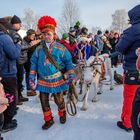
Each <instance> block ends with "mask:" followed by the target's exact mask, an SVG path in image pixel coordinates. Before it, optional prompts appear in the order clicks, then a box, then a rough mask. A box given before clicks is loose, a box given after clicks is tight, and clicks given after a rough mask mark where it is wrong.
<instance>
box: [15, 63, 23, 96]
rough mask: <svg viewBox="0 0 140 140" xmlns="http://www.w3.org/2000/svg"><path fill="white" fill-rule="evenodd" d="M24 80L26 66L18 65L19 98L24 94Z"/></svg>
mask: <svg viewBox="0 0 140 140" xmlns="http://www.w3.org/2000/svg"><path fill="white" fill-rule="evenodd" d="M23 78H24V65H23V64H17V87H18V97H21V96H22V94H21V92H22V89H23V85H22V81H23Z"/></svg>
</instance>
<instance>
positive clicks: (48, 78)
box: [42, 71, 62, 80]
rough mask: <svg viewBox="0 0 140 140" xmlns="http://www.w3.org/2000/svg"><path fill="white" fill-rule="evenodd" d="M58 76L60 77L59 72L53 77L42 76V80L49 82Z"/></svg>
mask: <svg viewBox="0 0 140 140" xmlns="http://www.w3.org/2000/svg"><path fill="white" fill-rule="evenodd" d="M59 76H62V73H61V72H60V71H59V72H57V73H55V74H53V75H49V76H42V78H43V79H45V80H51V79H54V78H57V77H59Z"/></svg>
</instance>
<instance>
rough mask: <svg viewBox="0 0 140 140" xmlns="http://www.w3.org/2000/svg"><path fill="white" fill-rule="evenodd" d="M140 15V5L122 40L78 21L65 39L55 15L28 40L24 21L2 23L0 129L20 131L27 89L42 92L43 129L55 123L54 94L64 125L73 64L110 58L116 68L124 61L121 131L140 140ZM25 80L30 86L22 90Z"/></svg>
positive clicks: (132, 13) (4, 20)
mask: <svg viewBox="0 0 140 140" xmlns="http://www.w3.org/2000/svg"><path fill="white" fill-rule="evenodd" d="M139 13H140V5H137V6H136V7H134V8H133V9H132V10H130V11H129V12H128V15H129V18H130V23H131V24H132V26H131V27H129V28H128V29H126V30H125V31H124V32H123V34H121V35H120V34H119V33H118V32H116V31H113V30H111V31H108V30H106V31H105V32H102V31H101V30H98V31H97V33H95V34H94V33H89V32H88V28H86V27H80V22H79V21H78V22H76V24H75V25H74V26H73V27H70V29H69V32H68V33H63V35H62V37H60V38H59V37H58V36H57V35H56V26H57V23H56V21H55V19H54V18H52V17H50V16H43V17H41V18H40V19H39V20H38V24H37V27H38V31H35V30H33V29H29V30H28V31H27V32H26V36H25V37H24V38H21V36H20V35H19V33H18V31H19V30H20V29H21V27H22V22H21V19H20V18H19V17H17V16H16V15H14V16H13V17H4V18H0V130H1V131H2V132H7V131H10V130H14V129H15V128H16V127H17V124H18V122H17V120H16V119H14V116H15V115H16V114H17V110H18V109H19V108H18V105H22V104H23V102H26V101H28V98H26V97H23V95H22V92H23V90H24V89H25V87H26V91H27V96H35V95H36V90H37V91H39V93H40V102H41V106H42V111H43V117H44V121H45V123H44V124H43V125H42V129H48V128H50V127H51V126H52V125H53V124H54V119H53V113H52V110H51V107H50V104H49V95H50V94H51V95H52V96H53V97H54V101H55V103H56V105H57V107H58V115H59V118H60V123H62V124H64V123H65V122H66V118H67V117H66V116H67V115H66V108H65V100H64V94H65V91H67V90H68V87H69V85H70V84H71V83H72V82H75V73H74V65H76V64H78V63H79V61H84V60H88V59H89V58H90V57H91V56H98V55H100V54H104V53H106V54H108V56H109V57H110V58H111V62H112V67H117V65H118V63H121V62H123V69H124V75H123V77H124V78H123V79H124V81H123V87H124V92H123V95H124V102H123V107H122V114H121V121H118V122H117V126H118V127H119V128H121V129H124V130H126V131H127V132H130V131H131V130H132V128H133V130H134V140H139V139H140V132H139V131H140V114H139V112H140V109H139V107H138V105H137V102H138V100H139V96H138V95H139V94H140V90H139V88H138V87H139V84H140V83H138V81H136V80H135V79H137V78H139V75H138V74H139V72H138V70H139V69H140V63H139V62H140V57H138V58H139V59H138V60H137V56H140V53H139V52H140V50H139V47H140V28H139V27H140V14H139ZM136 50H137V54H136ZM136 60H137V67H136ZM64 72H67V74H68V79H67V82H65V79H64V77H63V73H64ZM24 75H25V79H26V80H25V81H26V86H25V85H23V79H24ZM130 75H131V76H130ZM137 75H138V76H137ZM135 76H137V77H135ZM133 77H134V78H135V79H134V80H133ZM133 100H134V102H133ZM139 102H140V101H139ZM132 104H133V106H132ZM132 107H133V108H132ZM132 110H133V111H132ZM131 115H132V120H131ZM131 121H132V122H131ZM1 139H2V138H1Z"/></svg>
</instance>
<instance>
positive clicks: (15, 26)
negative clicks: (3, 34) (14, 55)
mask: <svg viewBox="0 0 140 140" xmlns="http://www.w3.org/2000/svg"><path fill="white" fill-rule="evenodd" d="M10 23H11V27H10V28H9V35H10V36H11V38H12V39H13V42H14V43H18V44H20V47H21V52H20V57H19V58H18V59H17V84H18V86H17V105H21V104H22V102H24V101H28V98H26V97H23V95H22V93H21V92H22V90H23V85H22V81H23V75H24V69H23V64H24V63H25V62H26V57H27V56H26V51H25V47H24V45H22V38H21V36H20V35H19V34H18V31H19V30H20V29H21V26H22V24H21V20H20V18H19V17H18V16H16V15H14V16H13V17H12V18H11V21H10Z"/></svg>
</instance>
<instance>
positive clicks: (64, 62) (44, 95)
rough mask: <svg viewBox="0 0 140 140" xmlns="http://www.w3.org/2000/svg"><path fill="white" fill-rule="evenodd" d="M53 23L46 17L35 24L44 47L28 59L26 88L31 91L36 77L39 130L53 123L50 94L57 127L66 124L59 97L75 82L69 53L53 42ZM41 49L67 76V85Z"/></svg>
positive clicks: (40, 47)
mask: <svg viewBox="0 0 140 140" xmlns="http://www.w3.org/2000/svg"><path fill="white" fill-rule="evenodd" d="M55 27H56V21H55V19H54V18H52V17H50V16H43V17H41V18H40V19H39V21H38V29H39V30H40V31H41V33H42V34H43V36H44V41H45V45H42V44H41V45H40V46H38V47H37V48H36V50H35V51H34V53H33V55H32V57H31V68H30V76H29V78H30V85H31V87H32V89H33V90H34V89H35V78H36V75H37V86H36V90H38V91H39V92H40V101H41V106H42V110H43V115H44V121H45V123H44V124H43V126H42V129H43V130H44V129H48V128H50V127H51V126H52V125H53V123H54V120H53V116H52V111H51V107H50V104H49V95H50V94H52V96H53V97H54V101H55V103H56V105H57V106H58V115H59V117H60V123H62V124H64V123H65V122H66V109H65V102H64V97H63V93H64V91H66V90H67V89H68V84H69V83H71V82H72V81H73V80H74V79H75V74H74V69H73V64H72V57H71V54H70V52H69V51H68V50H67V48H66V47H64V46H63V45H62V44H60V43H58V42H56V41H55V36H56V33H55ZM43 47H47V49H48V51H49V52H50V54H51V55H52V57H53V58H54V60H55V61H56V62H57V63H58V65H59V66H60V67H61V68H62V69H63V70H64V69H65V71H66V72H67V73H68V79H69V80H68V83H66V82H65V80H64V78H63V75H62V72H61V71H59V70H58V69H57V68H56V67H55V66H54V65H53V64H52V63H51V62H50V61H49V59H48V58H47V56H46V53H45V51H44V50H43Z"/></svg>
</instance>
